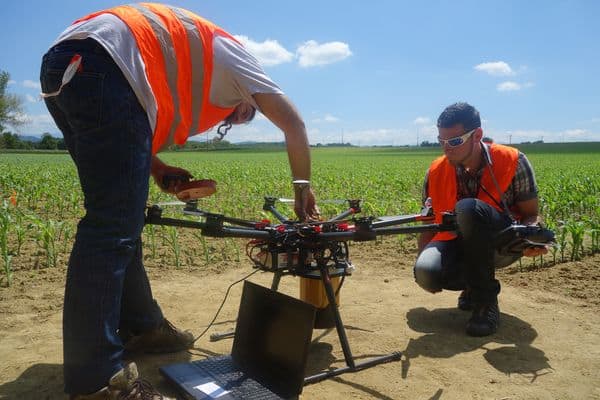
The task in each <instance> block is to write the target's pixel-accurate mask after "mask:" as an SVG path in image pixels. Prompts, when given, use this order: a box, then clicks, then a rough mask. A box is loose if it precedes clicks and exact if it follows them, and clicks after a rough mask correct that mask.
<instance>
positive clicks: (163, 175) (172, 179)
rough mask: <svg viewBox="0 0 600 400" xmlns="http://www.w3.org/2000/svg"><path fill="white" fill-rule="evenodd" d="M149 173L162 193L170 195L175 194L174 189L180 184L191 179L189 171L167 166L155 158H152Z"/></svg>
mask: <svg viewBox="0 0 600 400" xmlns="http://www.w3.org/2000/svg"><path fill="white" fill-rule="evenodd" d="M150 173H151V174H152V177H153V178H154V182H155V183H156V185H157V186H158V187H159V188H160V189H161V190H162V191H163V192H167V193H171V194H175V193H176V188H177V186H178V185H179V184H180V183H182V182H187V181H189V180H190V179H191V178H192V174H190V172H189V171H187V170H185V169H183V168H178V167H172V166H170V165H167V164H165V163H163V162H162V161H161V160H160V159H159V158H158V157H156V156H154V157H153V158H152V166H151V169H150Z"/></svg>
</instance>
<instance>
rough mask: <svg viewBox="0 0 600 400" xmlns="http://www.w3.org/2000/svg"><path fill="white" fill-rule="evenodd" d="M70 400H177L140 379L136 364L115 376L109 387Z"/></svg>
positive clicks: (128, 366) (72, 396)
mask: <svg viewBox="0 0 600 400" xmlns="http://www.w3.org/2000/svg"><path fill="white" fill-rule="evenodd" d="M70 400H175V399H173V398H171V397H166V396H163V395H162V394H160V393H159V392H157V391H156V390H155V389H154V388H153V387H152V385H151V384H150V382H148V381H145V380H143V379H140V377H139V374H138V370H137V366H136V365H135V363H129V364H127V365H126V366H125V368H123V369H122V370H120V371H119V372H117V373H116V374H114V375H113V377H112V378H110V380H109V381H108V386H107V387H105V388H102V389H100V390H98V391H97V392H95V393H91V394H80V395H71V396H70Z"/></svg>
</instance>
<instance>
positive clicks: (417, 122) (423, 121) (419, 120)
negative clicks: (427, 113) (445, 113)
mask: <svg viewBox="0 0 600 400" xmlns="http://www.w3.org/2000/svg"><path fill="white" fill-rule="evenodd" d="M430 123H431V120H430V119H429V118H428V117H417V118H415V120H414V121H413V124H415V125H427V124H430Z"/></svg>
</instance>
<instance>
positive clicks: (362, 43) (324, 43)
mask: <svg viewBox="0 0 600 400" xmlns="http://www.w3.org/2000/svg"><path fill="white" fill-rule="evenodd" d="M120 4H125V3H123V2H122V1H108V0H106V1H102V0H85V1H81V0H64V1H51V0H44V1H38V0H20V1H17V0H7V1H3V2H2V7H1V8H0V19H1V24H0V34H1V37H2V40H0V54H1V56H0V70H4V71H7V72H9V73H10V76H11V81H10V83H9V86H8V89H7V90H8V92H9V93H15V94H18V95H19V96H21V98H22V99H23V102H24V109H25V113H26V114H27V119H28V121H29V123H28V124H27V125H25V126H23V127H21V128H20V129H19V133H20V134H23V135H37V136H40V135H41V134H42V133H44V132H49V133H51V134H52V135H53V136H57V137H60V136H61V133H60V131H59V130H58V128H57V127H56V125H54V123H53V121H52V118H51V117H50V115H49V113H48V112H47V110H46V107H45V105H44V103H43V102H42V101H40V100H39V92H40V86H39V68H40V63H41V58H42V56H43V54H44V53H45V52H46V50H47V49H48V47H49V46H50V44H51V43H52V42H53V40H54V39H55V38H56V37H57V36H58V35H59V34H60V32H62V31H63V30H64V29H65V28H66V27H67V26H68V25H70V24H71V23H72V22H73V21H74V20H75V19H77V18H79V17H82V16H84V15H87V14H89V13H91V12H94V11H97V10H101V9H105V8H110V7H113V6H116V5H120ZM167 4H171V5H174V6H178V7H183V8H187V9H189V10H191V11H193V12H195V13H196V14H199V15H201V16H203V17H204V18H206V19H209V20H211V21H213V22H214V23H216V24H217V25H219V26H221V27H222V28H223V29H225V30H226V31H228V32H229V33H231V34H233V35H236V37H238V38H239V39H240V40H241V41H242V42H243V43H244V44H245V45H246V47H247V48H248V49H249V50H250V51H251V52H252V53H253V54H254V55H255V56H256V57H257V58H258V59H259V61H261V63H262V65H263V66H264V68H265V71H266V72H267V74H268V75H269V76H271V78H272V79H273V80H274V81H275V82H276V83H277V84H278V85H279V86H280V87H281V88H282V89H283V91H284V92H285V93H286V95H287V96H288V97H289V98H290V99H291V100H292V102H293V103H294V104H295V105H296V107H297V108H298V110H299V111H300V114H301V115H302V117H303V119H304V121H305V124H306V127H307V132H308V136H309V141H310V143H311V144H317V143H323V144H324V143H336V142H338V143H339V142H342V141H343V142H350V143H352V144H355V145H360V146H369V145H396V146H398V145H415V144H417V143H420V142H423V141H425V140H426V141H429V142H433V141H435V140H437V128H436V121H437V118H438V116H439V114H440V113H441V112H442V110H443V109H444V108H445V107H446V106H448V105H450V104H452V103H455V102H458V101H466V102H468V103H470V104H472V105H473V106H475V107H476V108H477V109H478V110H479V111H480V113H481V118H482V128H483V130H484V135H485V136H490V137H492V138H493V139H494V140H495V141H497V142H499V143H520V142H523V141H536V140H543V141H544V142H571V141H600V77H599V76H598V75H599V73H600V24H598V18H599V17H600V2H598V1H594V0H589V1H577V0H570V1H561V0H550V1H549V0H543V1H540V0H532V1H520V0H503V1H483V0H480V1H461V0H455V1H442V0H438V1H435V0H431V1H420V2H417V1H410V2H409V1H401V0H396V1H383V0H382V1H378V0H372V1H353V0H346V1H340V0H324V1H323V0H321V1H313V0H302V1H284V0H278V1H274V0H264V1H263V0H257V1H252V2H250V1H237V0H230V1H214V0H204V1H192V0H170V1H169V2H168V3H167ZM213 136H214V132H209V133H208V134H207V136H197V138H200V137H202V138H205V137H209V138H210V137H213ZM227 139H228V140H229V141H231V142H234V143H235V142H243V141H283V134H282V132H281V131H279V130H278V129H277V128H276V127H274V126H273V125H272V124H271V123H270V122H269V121H268V120H266V119H265V118H264V117H263V116H262V115H259V116H258V117H257V118H256V119H255V120H254V121H253V122H252V123H250V124H248V125H243V126H236V127H234V129H232V130H231V131H230V132H229V134H228V137H227Z"/></svg>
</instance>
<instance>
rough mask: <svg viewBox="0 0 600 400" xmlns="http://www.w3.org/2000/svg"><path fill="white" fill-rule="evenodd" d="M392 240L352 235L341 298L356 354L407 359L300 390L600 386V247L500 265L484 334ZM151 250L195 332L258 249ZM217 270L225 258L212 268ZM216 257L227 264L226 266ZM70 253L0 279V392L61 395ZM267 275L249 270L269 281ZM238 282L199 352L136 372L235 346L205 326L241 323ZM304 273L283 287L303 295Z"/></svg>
mask: <svg viewBox="0 0 600 400" xmlns="http://www.w3.org/2000/svg"><path fill="white" fill-rule="evenodd" d="M396 246H397V245H396V243H395V242H389V243H378V244H377V243H361V244H354V245H353V246H352V247H351V254H352V261H353V262H354V264H355V265H356V267H357V269H356V272H355V273H354V275H352V276H351V277H349V278H347V279H346V282H345V283H344V286H343V288H342V291H341V307H340V312H341V315H342V318H343V321H344V325H345V327H346V330H347V334H348V339H349V343H350V346H351V350H352V352H353V355H354V357H355V358H356V359H357V360H364V359H368V358H369V357H372V356H375V355H381V354H385V353H389V352H393V351H401V352H402V354H403V356H402V360H401V361H396V362H390V363H387V364H383V365H379V366H375V367H373V368H370V369H366V370H363V371H360V372H357V373H348V374H343V375H340V376H338V377H335V378H332V379H328V380H326V381H322V382H319V383H316V384H313V385H308V386H305V388H304V391H303V393H302V395H301V399H303V400H304V399H436V400H438V399H447V400H451V399H460V400H464V399H496V400H514V399H527V400H529V399H574V400H575V399H577V400H580V399H600V274H599V273H598V271H599V269H598V268H599V266H600V255H598V254H596V255H595V256H589V257H587V258H585V259H584V260H582V261H576V262H569V263H563V264H558V265H554V266H550V267H543V268H532V267H519V266H518V265H516V264H515V265H513V266H511V267H508V268H506V269H504V270H502V271H500V272H499V273H498V276H499V279H500V280H501V282H502V284H503V287H502V293H501V296H500V309H501V311H502V315H501V326H500V329H499V330H498V332H497V333H496V334H495V335H493V336H491V337H486V338H471V337H468V336H466V335H465V334H464V326H465V323H466V321H467V319H468V318H469V315H470V314H469V313H468V312H463V311H460V310H458V309H457V308H456V299H457V293H456V292H447V291H444V292H442V293H440V294H436V295H432V294H429V293H427V292H425V291H423V290H422V289H420V288H419V287H418V286H417V285H416V284H415V283H414V281H413V279H412V262H413V260H414V253H413V252H411V251H408V252H406V253H405V252H403V251H400V250H399V249H397V248H396ZM157 264H158V263H152V262H149V263H147V267H148V271H149V275H150V278H151V281H152V287H153V290H154V295H155V297H156V298H157V299H158V301H159V303H160V304H161V306H162V308H163V312H164V314H165V315H166V316H167V318H169V319H170V320H171V321H173V322H174V323H175V324H176V325H177V326H179V327H182V328H186V329H190V330H191V331H192V332H193V333H194V334H199V333H200V332H201V331H203V330H204V328H205V327H206V326H207V324H208V323H209V321H210V320H211V319H212V317H213V316H214V313H215V312H216V310H217V308H218V306H219V304H220V303H221V301H222V299H223V296H224V294H225V291H226V289H227V287H228V286H229V285H230V284H231V283H232V282H234V281H236V280H238V279H240V278H241V277H243V276H244V275H246V274H248V273H249V272H251V265H250V262H249V261H246V260H243V259H242V261H241V262H221V263H218V264H215V265H214V266H213V267H212V268H211V271H198V270H197V269H193V268H189V267H184V268H182V269H179V270H176V269H174V268H172V267H168V268H165V267H161V268H159V267H157ZM216 271H217V272H216ZM218 271H220V272H218ZM64 276H65V270H64V267H57V268H46V269H39V270H35V271H32V270H30V271H26V270H24V271H17V272H15V275H14V282H13V285H12V286H11V287H10V288H0V359H1V360H2V364H0V399H36V400H37V399H64V398H66V397H65V395H64V394H63V392H62V339H61V318H62V296H63V291H64ZM271 279H272V275H271V274H269V273H262V272H259V273H257V274H255V275H253V276H252V277H251V278H250V280H251V281H253V282H256V283H260V284H263V285H265V286H269V285H270V282H271ZM241 288H242V285H236V286H234V288H233V289H232V291H231V292H230V296H229V298H228V299H227V301H226V303H225V307H224V308H223V311H222V312H221V314H220V315H219V317H218V318H217V323H216V325H215V326H213V327H211V328H210V329H209V331H208V333H207V334H206V335H205V336H204V337H202V338H200V339H199V340H198V342H196V346H195V348H194V349H193V350H192V351H190V352H182V353H178V354H173V355H142V356H137V357H136V358H134V360H135V361H136V362H137V364H138V367H139V369H140V371H141V374H142V376H143V377H145V378H146V379H148V380H150V381H151V382H152V383H153V384H154V385H155V386H157V387H158V388H159V389H161V390H162V391H163V392H164V393H165V394H169V395H173V396H174V395H176V392H175V391H174V389H173V388H172V387H171V386H169V384H168V383H167V382H166V381H164V380H163V379H162V377H161V376H160V375H159V373H158V371H157V368H158V367H159V366H161V365H165V364H169V363H173V362H183V361H186V360H190V359H200V358H204V357H210V356H213V355H216V354H225V353H229V351H230V349H231V344H232V341H231V339H225V340H222V341H218V342H210V341H209V338H208V336H209V334H210V333H214V332H222V331H226V330H227V329H230V328H233V327H234V324H235V318H236V312H237V307H238V305H239V298H240V294H241ZM298 288H299V282H298V279H297V278H293V277H284V278H283V279H282V281H281V285H280V290H281V291H282V292H284V293H287V294H290V295H292V296H295V297H297V296H298V293H299V289H298ZM344 365H345V362H344V357H343V353H342V350H341V347H340V344H339V341H338V337H337V334H336V332H335V330H333V331H328V330H315V331H314V333H313V344H312V346H311V351H310V355H309V361H308V367H307V375H308V374H314V373H317V372H319V371H322V370H326V369H329V368H334V367H340V366H344Z"/></svg>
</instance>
